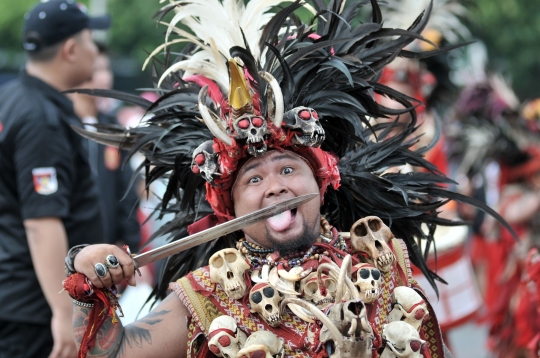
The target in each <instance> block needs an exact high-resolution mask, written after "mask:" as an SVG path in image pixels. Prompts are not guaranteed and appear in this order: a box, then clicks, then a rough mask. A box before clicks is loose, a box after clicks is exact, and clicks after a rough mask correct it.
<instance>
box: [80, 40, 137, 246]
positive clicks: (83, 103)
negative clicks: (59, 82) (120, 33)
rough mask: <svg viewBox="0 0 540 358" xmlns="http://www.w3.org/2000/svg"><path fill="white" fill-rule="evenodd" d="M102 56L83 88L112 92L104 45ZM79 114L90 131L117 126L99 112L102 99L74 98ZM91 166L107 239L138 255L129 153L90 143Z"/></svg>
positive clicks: (98, 56)
mask: <svg viewBox="0 0 540 358" xmlns="http://www.w3.org/2000/svg"><path fill="white" fill-rule="evenodd" d="M97 47H98V50H99V53H98V55H97V57H96V61H95V65H94V76H93V78H92V80H91V81H88V82H85V83H83V84H81V85H80V86H79V87H80V88H93V89H111V88H112V87H113V73H112V71H111V66H110V60H109V57H108V56H107V53H106V48H105V46H104V45H101V44H97ZM70 98H71V99H72V100H73V105H74V108H75V113H76V114H77V115H78V116H79V118H81V120H82V122H83V123H84V124H85V127H86V129H87V130H93V129H94V130H95V127H94V126H92V125H93V124H98V123H99V124H117V121H116V118H114V117H112V116H110V115H107V114H104V113H102V112H101V111H100V110H99V108H98V100H99V99H100V97H95V96H90V95H85V94H71V95H70ZM88 149H89V158H90V166H91V168H92V171H93V173H94V175H96V179H97V183H98V189H99V198H100V204H101V205H100V207H101V213H102V216H103V223H104V229H105V232H104V234H105V235H104V236H103V239H104V241H105V242H107V243H109V244H115V245H118V246H122V245H124V244H126V245H128V246H129V247H130V248H131V250H133V251H136V250H137V248H138V247H139V245H140V243H141V231H140V230H141V229H140V226H139V223H138V221H137V194H136V192H135V187H136V185H137V183H134V184H133V185H131V186H130V180H131V177H132V175H133V170H132V169H131V167H130V165H129V163H128V164H127V165H123V163H124V158H125V153H123V152H121V151H119V150H118V149H117V148H114V147H111V146H104V145H101V144H97V143H95V142H93V141H88Z"/></svg>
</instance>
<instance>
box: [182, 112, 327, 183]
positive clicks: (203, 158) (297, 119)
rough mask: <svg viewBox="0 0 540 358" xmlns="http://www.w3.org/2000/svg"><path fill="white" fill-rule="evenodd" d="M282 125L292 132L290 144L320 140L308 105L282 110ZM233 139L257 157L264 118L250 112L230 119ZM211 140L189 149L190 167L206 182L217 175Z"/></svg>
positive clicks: (264, 131) (318, 142) (315, 118)
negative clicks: (191, 149)
mask: <svg viewBox="0 0 540 358" xmlns="http://www.w3.org/2000/svg"><path fill="white" fill-rule="evenodd" d="M281 127H282V128H286V129H288V130H291V131H293V132H294V136H293V137H292V144H295V145H302V146H311V147H319V146H320V145H321V143H322V142H323V141H324V138H325V135H324V129H323V128H322V126H321V123H320V122H319V115H318V114H317V112H316V111H315V110H314V109H312V108H308V107H296V108H293V109H291V110H290V111H288V112H286V113H285V114H284V117H283V123H282V125H281ZM233 128H234V138H235V140H244V141H245V142H246V144H247V145H248V153H249V154H250V155H252V156H260V155H261V154H263V153H264V152H266V142H265V140H266V139H267V137H268V135H269V134H270V131H269V129H268V126H267V123H266V120H264V119H263V118H262V117H260V116H257V115H254V114H244V115H242V116H240V117H239V118H236V119H234V120H233ZM213 144H214V141H213V140H208V141H206V142H204V143H202V144H201V145H199V146H198V147H197V148H196V149H195V151H194V152H193V156H192V161H191V170H192V171H193V173H195V174H199V175H201V176H202V177H203V178H204V179H205V180H206V181H207V182H209V183H213V181H214V179H215V178H216V176H219V174H220V173H219V165H218V155H217V153H216V152H215V151H214V149H213Z"/></svg>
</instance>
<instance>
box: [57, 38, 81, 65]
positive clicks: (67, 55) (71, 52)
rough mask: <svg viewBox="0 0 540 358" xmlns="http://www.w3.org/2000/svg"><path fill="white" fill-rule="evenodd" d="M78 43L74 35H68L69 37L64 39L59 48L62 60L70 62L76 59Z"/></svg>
mask: <svg viewBox="0 0 540 358" xmlns="http://www.w3.org/2000/svg"><path fill="white" fill-rule="evenodd" d="M78 45H79V44H78V42H77V39H75V38H74V37H70V38H69V39H67V40H65V41H64V44H63V45H62V47H61V49H60V56H62V60H64V61H67V62H70V63H73V62H75V61H76V59H77V46H78Z"/></svg>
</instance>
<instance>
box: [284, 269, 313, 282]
mask: <svg viewBox="0 0 540 358" xmlns="http://www.w3.org/2000/svg"><path fill="white" fill-rule="evenodd" d="M302 270H303V269H302V267H301V266H296V267H293V268H292V269H291V271H287V270H285V269H279V268H278V270H277V272H278V274H279V276H280V277H281V278H283V279H285V280H287V281H292V282H296V281H300V280H301V279H303V278H305V277H306V276H307V275H309V274H310V273H311V271H313V269H312V268H311V267H310V268H309V269H307V270H305V271H302Z"/></svg>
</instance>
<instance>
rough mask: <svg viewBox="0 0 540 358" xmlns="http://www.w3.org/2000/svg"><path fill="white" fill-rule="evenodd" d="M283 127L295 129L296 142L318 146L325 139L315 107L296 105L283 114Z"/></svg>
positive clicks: (294, 140)
mask: <svg viewBox="0 0 540 358" xmlns="http://www.w3.org/2000/svg"><path fill="white" fill-rule="evenodd" d="M282 127H284V128H289V129H292V130H294V131H295V132H296V133H295V135H294V137H293V142H294V144H299V145H305V146H310V147H318V146H320V145H321V143H322V142H323V141H324V138H325V136H324V129H323V127H322V125H321V123H320V122H319V115H318V114H317V112H316V111H315V110H314V109H313V108H308V107H296V108H293V109H291V110H290V111H288V112H287V113H285V114H284V116H283V124H282Z"/></svg>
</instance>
